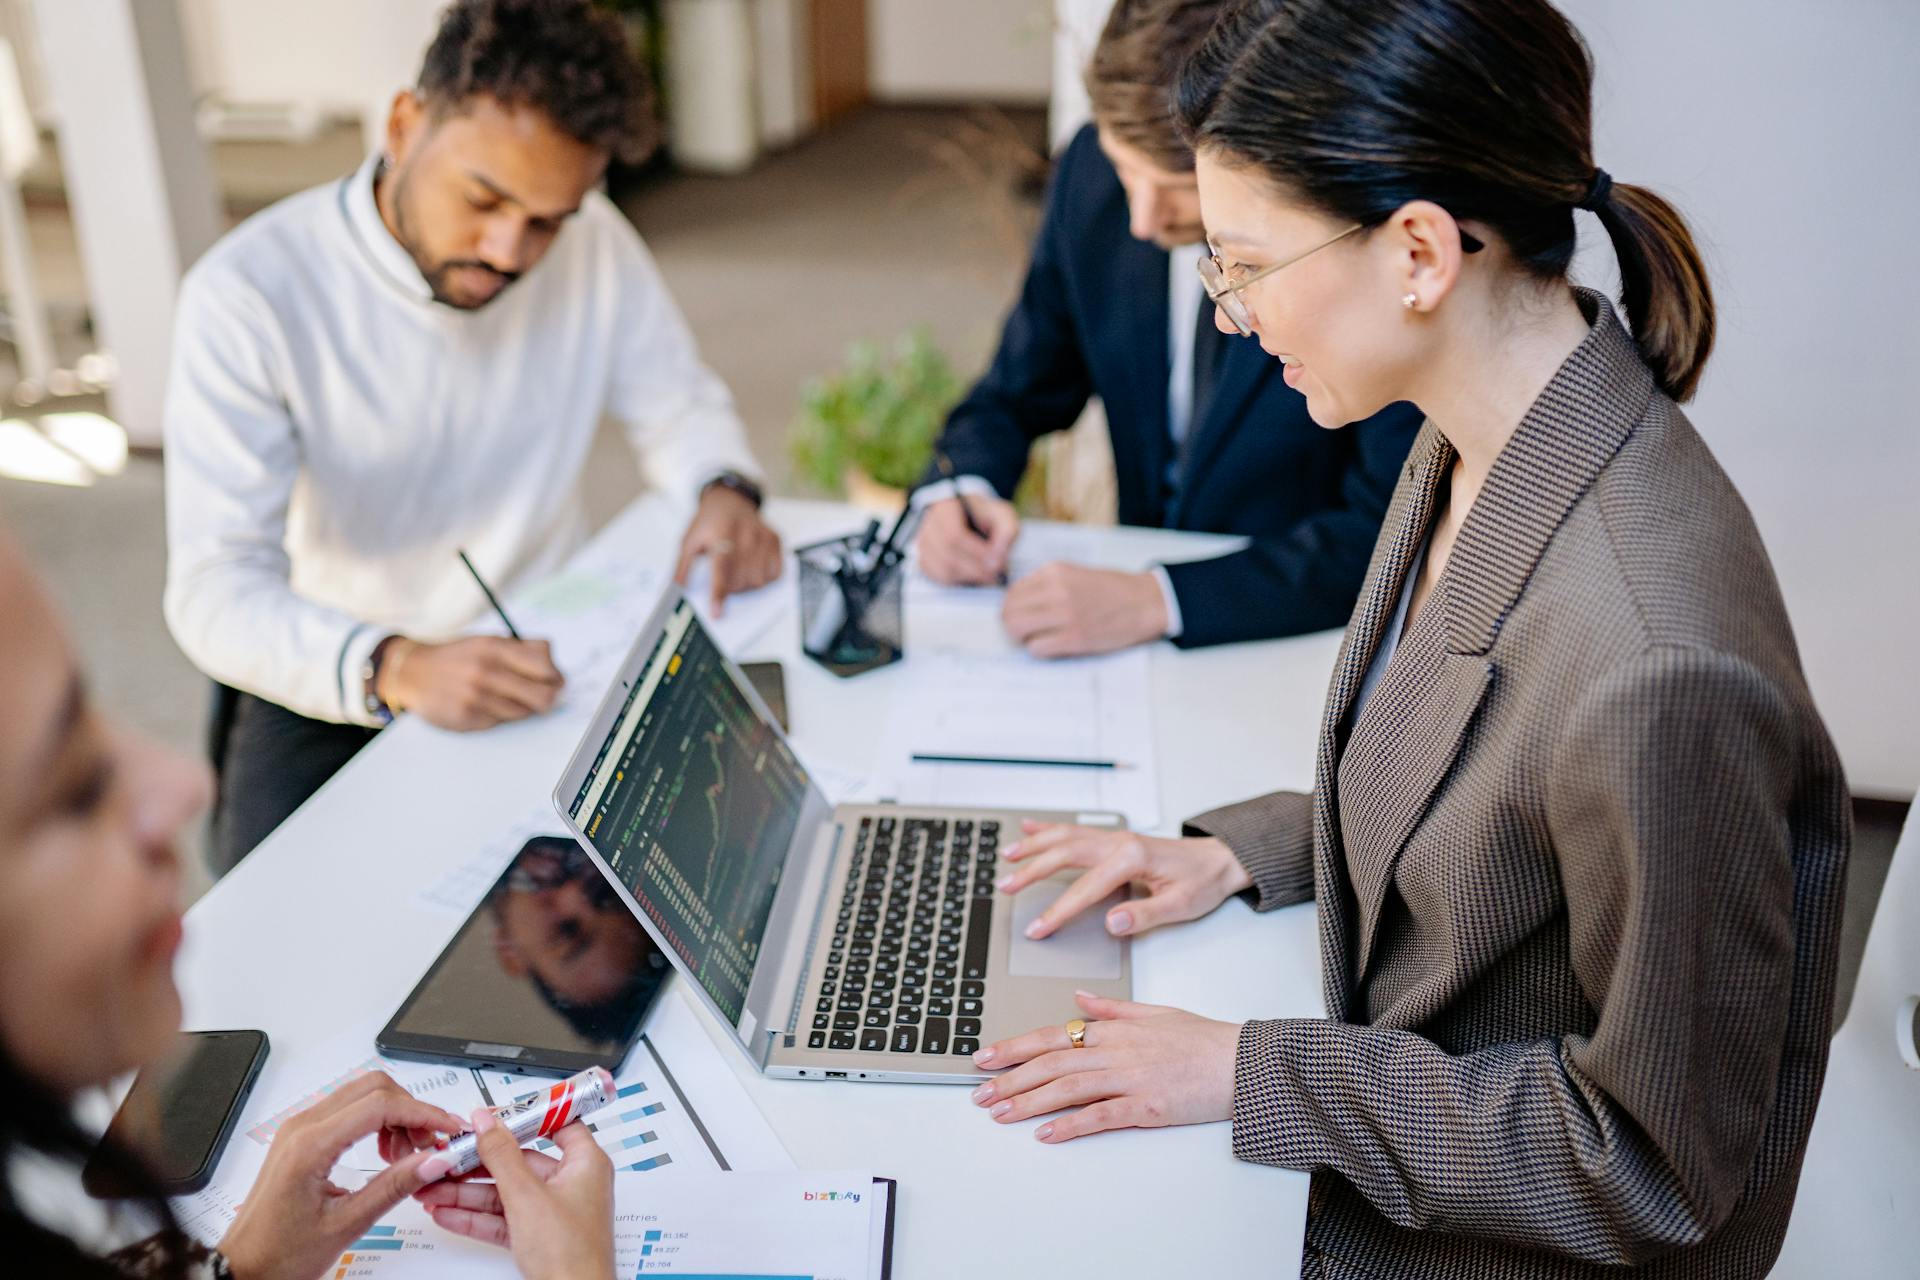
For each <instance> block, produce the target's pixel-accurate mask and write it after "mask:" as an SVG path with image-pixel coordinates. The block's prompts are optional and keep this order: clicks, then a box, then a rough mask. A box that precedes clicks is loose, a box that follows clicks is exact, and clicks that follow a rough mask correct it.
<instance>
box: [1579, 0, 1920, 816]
mask: <svg viewBox="0 0 1920 1280" xmlns="http://www.w3.org/2000/svg"><path fill="white" fill-rule="evenodd" d="M1563 7H1564V9H1565V11H1566V12H1567V14H1568V15H1569V16H1570V17H1572V18H1573V20H1574V21H1575V22H1576V23H1577V24H1579V26H1580V28H1581V30H1582V31H1583V32H1584V33H1585V35H1586V37H1587V40H1588V41H1589V43H1590V44H1591V45H1592V46H1593V53H1594V61H1595V63H1596V64H1597V66H1598V80H1597V84H1596V87H1595V102H1596V108H1597V120H1596V140H1595V144H1594V146H1595V155H1596V158H1597V159H1598V160H1599V162H1600V163H1601V164H1602V165H1603V166H1605V167H1606V168H1607V169H1608V170H1609V171H1610V172H1611V173H1613V174H1614V175H1615V176H1616V177H1617V178H1619V179H1620V180H1622V181H1628V182H1636V183H1642V184H1645V185H1650V186H1653V187H1656V188H1658V189H1660V190H1661V191H1662V192H1664V193H1666V194H1667V195H1669V196H1670V197H1671V198H1672V199H1673V200H1674V201H1675V202H1676V203H1677V204H1678V205H1679V206H1680V208H1681V209H1682V211H1683V212H1685V213H1686V215H1687V217H1688V218H1689V219H1690V220H1691V221H1692V223H1693V227H1694V231H1695V234H1696V235H1697V236H1698V237H1699V238H1700V239H1701V240H1702V241H1703V243H1704V245H1705V248H1706V253H1707V260H1708V266H1709V269H1710V270H1711V272H1712V279H1713V283H1714V288H1715V291H1716V294H1717V296H1718V301H1719V315H1720V326H1721V327H1720V335H1719V344H1718V347H1717V349H1716V351H1715V353H1714V356H1713V360H1712V362H1711V363H1710V364H1709V365H1708V369H1707V376H1706V380H1705V382H1704V383H1703V385H1702V386H1701V390H1700V394H1699V397H1698V398H1697V399H1696V400H1695V401H1694V402H1693V403H1692V404H1691V405H1689V406H1688V407H1687V413H1688V415H1689V416H1690V417H1691V418H1692V419H1693V421H1694V423H1695V425H1696V426H1698V427H1699V428H1700V431H1701V433H1702V434H1703V435H1704V436H1706V438H1707V440H1708V442H1709V443H1710V444H1711V445H1712V446H1713V449H1714V452H1715V453H1716V454H1717V455H1718V456H1719V458H1720V461H1721V463H1722V464H1723V465H1724V466H1725V467H1726V469H1727V470H1728V472H1729V473H1731V475H1732V476H1733V479H1734V483H1735V484H1737V485H1739V487H1740V491H1741V492H1742V493H1743V494H1744V495H1746V499H1747V502H1748V504H1749V505H1750V506H1751V507H1752V508H1753V512H1754V516H1755V518H1756V519H1757V520H1758V521H1759V524H1760V530H1761V533H1762V534H1763V535H1764V536H1765V538H1766V542H1767V549H1768V551H1769V552H1770V553H1771V554H1772V556H1773V561H1774V566H1775V568H1776V570H1777V571H1778V572H1779V575H1780V584H1781V586H1782V588H1783V589H1784V590H1785V592H1786V597H1787V605H1788V607H1789V609H1790V610H1791V611H1792V613H1793V621H1794V629H1795V631H1796V632H1797V634H1798V636H1799V639H1800V647H1801V653H1802V657H1803V659H1804V661H1805V663H1806V668H1807V675H1808V678H1809V680H1810V681H1811V683H1812V685H1813V692H1814V696H1815V698H1816V699H1817V700H1818V701H1819V704H1820V707H1821V710H1822V712H1823V713H1824V714H1825V716H1826V718H1827V724H1828V727H1829V728H1830V729H1831V730H1832V732H1833V735H1834V737H1835V739H1836V740H1837V741H1838V743H1839V744H1840V750H1841V754H1842V755H1843V756H1844V757H1845V758H1846V763H1847V771H1848V775H1849V778H1850V780H1851V782H1852V783H1853V786H1854V789H1855V790H1856V791H1867V792H1877V793H1884V794H1892V795H1911V794H1912V793H1913V790H1914V787H1915V784H1916V783H1920V643H1916V642H1917V641H1920V383H1917V382H1916V377H1915V374H1916V372H1920V267H1916V266H1915V262H1914V257H1913V252H1912V247H1911V243H1910V241H1911V232H1910V226H1909V222H1910V219H1911V216H1912V210H1913V209H1915V208H1916V207H1920V166H1916V164H1915V155H1916V152H1915V139H1916V138H1920V81H1916V79H1915V76H1914V68H1915V66H1916V65H1920V5H1916V4H1913V3H1912V2H1911V0H1689V2H1688V3H1686V4H1673V3H1671V0H1563ZM1582 221H1583V222H1584V221H1587V220H1586V219H1584V218H1583V219H1582ZM1591 229H1592V228H1588V230H1591ZM1602 256H1603V257H1605V255H1602ZM1606 266H1607V269H1608V271H1609V272H1610V270H1611V260H1610V258H1606Z"/></svg>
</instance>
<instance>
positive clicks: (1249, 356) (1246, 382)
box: [1163, 300, 1280, 529]
mask: <svg viewBox="0 0 1920 1280" xmlns="http://www.w3.org/2000/svg"><path fill="white" fill-rule="evenodd" d="M1206 305H1207V310H1208V311H1209V312H1210V311H1212V309H1213V302H1212V301H1211V300H1208V301H1207V304H1206ZM1222 340H1223V341H1224V342H1225V343H1226V344H1227V349H1226V350H1225V351H1224V352H1223V353H1221V357H1220V372H1219V375H1218V378H1217V380H1216V381H1215V382H1214V385H1213V392H1212V394H1211V395H1209V396H1208V397H1207V403H1206V404H1204V405H1196V406H1195V408H1196V410H1197V412H1196V414H1195V417H1194V420H1193V421H1192V422H1190V423H1188V424H1187V439H1186V444H1185V446H1184V448H1183V449H1182V450H1181V453H1182V455H1183V456H1182V457H1181V460H1180V473H1179V481H1180V483H1179V488H1178V490H1177V492H1176V494H1175V497H1174V500H1173V510H1172V511H1170V512H1168V513H1167V522H1166V523H1167V527H1168V528H1170V529H1178V528H1180V527H1181V525H1180V522H1181V520H1182V519H1184V518H1185V515H1186V509H1187V507H1188V505H1189V499H1190V497H1191V495H1192V494H1193V492H1194V490H1195V489H1196V488H1197V487H1198V485H1199V481H1200V479H1201V477H1203V476H1205V475H1206V473H1207V469H1208V468H1209V467H1211V466H1213V464H1214V463H1215V462H1216V461H1218V460H1219V457H1220V452H1221V450H1222V449H1224V448H1225V447H1226V444H1227V441H1228V440H1229V439H1231V438H1232V436H1233V432H1234V428H1235V426H1236V425H1238V424H1239V422H1240V415H1241V414H1243V413H1244V412H1246V408H1247V404H1248V402H1249V401H1251V400H1252V399H1253V397H1254V394H1255V393H1256V392H1258V391H1259V390H1260V388H1261V386H1262V384H1264V383H1265V382H1266V380H1267V379H1268V378H1270V377H1273V376H1274V369H1275V367H1276V366H1278V365H1279V363H1280V362H1279V361H1278V360H1275V359H1274V358H1273V357H1272V356H1270V355H1268V354H1267V353H1266V352H1264V351H1262V350H1261V349H1260V344H1259V343H1258V342H1257V341H1255V340H1254V339H1252V338H1241V337H1237V336H1236V337H1231V338H1226V337H1223V339H1222ZM1163 416H1164V415H1163ZM1255 429H1258V427H1256V428H1255Z"/></svg>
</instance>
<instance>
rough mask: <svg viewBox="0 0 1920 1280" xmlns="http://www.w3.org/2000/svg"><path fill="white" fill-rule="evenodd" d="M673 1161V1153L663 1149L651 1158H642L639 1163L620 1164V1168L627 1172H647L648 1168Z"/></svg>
mask: <svg viewBox="0 0 1920 1280" xmlns="http://www.w3.org/2000/svg"><path fill="white" fill-rule="evenodd" d="M672 1163H673V1153H672V1152H670V1151H662V1152H661V1153H660V1154H659V1155H657V1156H654V1157H653V1158H652V1159H650V1160H642V1161H640V1162H639V1163H638V1164H623V1165H621V1166H620V1169H621V1170H622V1171H623V1172H626V1173H645V1172H646V1171H647V1170H648V1169H658V1168H660V1167H661V1166H662V1165H669V1164H672Z"/></svg>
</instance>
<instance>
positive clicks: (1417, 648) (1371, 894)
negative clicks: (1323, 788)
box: [1339, 592, 1494, 976]
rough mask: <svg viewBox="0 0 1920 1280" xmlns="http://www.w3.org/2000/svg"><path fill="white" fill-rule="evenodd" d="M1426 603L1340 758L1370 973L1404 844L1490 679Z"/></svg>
mask: <svg viewBox="0 0 1920 1280" xmlns="http://www.w3.org/2000/svg"><path fill="white" fill-rule="evenodd" d="M1439 603H1440V600H1439V595H1438V593H1437V592H1436V594H1435V596H1434V597H1433V599H1432V600H1431V601H1429V607H1427V608H1423V609H1422V610H1421V617H1420V618H1419V620H1418V625H1417V627H1416V626H1409V628H1408V630H1407V632H1406V634H1404V635H1403V636H1402V637H1401V640H1400V648H1399V649H1398V650H1396V651H1395V653H1394V657H1393V666H1392V668H1391V673H1390V674H1389V675H1388V676H1387V677H1386V678H1384V679H1382V680H1381V681H1380V683H1379V684H1378V685H1376V686H1375V687H1374V691H1373V696H1372V698H1371V699H1370V700H1369V701H1368V702H1367V705H1366V708H1365V710H1364V711H1363V712H1362V713H1361V718H1360V723H1359V724H1358V725H1356V726H1355V728H1354V731H1353V735H1352V740H1351V742H1350V743H1349V744H1348V746H1347V750H1346V752H1345V754H1344V755H1342V757H1341V759H1340V764H1339V769H1340V773H1341V780H1342V790H1341V805H1340V811H1341V816H1342V819H1343V821H1342V823H1341V826H1342V829H1343V831H1344V832H1345V835H1346V844H1347V851H1348V856H1347V860H1346V869H1347V873H1348V875H1350V876H1351V877H1352V878H1353V895H1354V900H1355V905H1356V907H1357V909H1358V912H1359V937H1358V941H1357V943H1356V948H1355V956H1354V973H1355V974H1356V976H1364V975H1365V974H1366V972H1367V965H1368V963H1369V962H1370V961H1371V960H1372V958H1373V944H1374V939H1375V938H1376V937H1377V936H1378V934H1379V929H1380V911H1381V908H1382V907H1383V906H1384V905H1385V903H1386V897H1387V886H1388V885H1389V884H1390V883H1391V882H1392V878H1393V869H1394V867H1395V866H1396V865H1397V864H1398V863H1399V860H1400V851H1401V850H1402V849H1403V848H1405V847H1406V843H1407V838H1408V837H1409V836H1411V835H1412V834H1413V829H1414V827H1415V826H1417V825H1418V824H1419V821H1420V819H1421V817H1422V816H1423V815H1424V814H1425V813H1426V812H1427V807H1428V805H1429V804H1430V803H1431V801H1432V799H1433V794H1434V792H1435V791H1436V790H1437V789H1438V788H1439V786H1440V782H1441V780H1442V779H1443V778H1445V777H1446V775H1447V771H1448V770H1449V769H1450V768H1452V767H1453V762H1454V759H1455V757H1457V756H1458V755H1459V754H1460V748H1461V746H1462V745H1463V744H1464V743H1465V742H1466V737H1467V727H1468V726H1469V725H1470V724H1472V723H1473V717H1474V714H1475V713H1476V712H1478V711H1479V709H1480V703H1481V702H1482V701H1483V700H1484V699H1485V698H1486V695H1487V691H1488V690H1489V689H1490V688H1492V687H1493V678H1494V666H1493V664H1492V663H1491V662H1489V661H1487V660H1486V659H1485V658H1484V657H1480V656H1478V655H1474V654H1460V653H1449V652H1447V651H1446V649H1445V648H1444V647H1443V646H1442V644H1441V643H1440V636H1439V635H1438V634H1437V633H1438V632H1439V630H1440V628H1441V626H1442V623H1441V622H1440V620H1439V619H1437V618H1436V617H1434V616H1433V615H1434V614H1435V613H1436V612H1437V611H1438V610H1437V608H1435V607H1434V606H1438V605H1439Z"/></svg>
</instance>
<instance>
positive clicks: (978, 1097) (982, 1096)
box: [973, 1084, 993, 1102]
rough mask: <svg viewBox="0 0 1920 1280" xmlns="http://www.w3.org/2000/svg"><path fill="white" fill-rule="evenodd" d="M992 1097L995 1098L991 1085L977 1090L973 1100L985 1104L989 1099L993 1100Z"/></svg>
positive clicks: (974, 1092)
mask: <svg viewBox="0 0 1920 1280" xmlns="http://www.w3.org/2000/svg"><path fill="white" fill-rule="evenodd" d="M992 1096H993V1086H992V1085H990V1084H983V1085H981V1086H980V1087H979V1088H978V1089H975V1090H974V1091H973V1100H974V1101H975V1102H985V1101H986V1100H987V1099H988V1098H991V1097H992Z"/></svg>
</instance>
